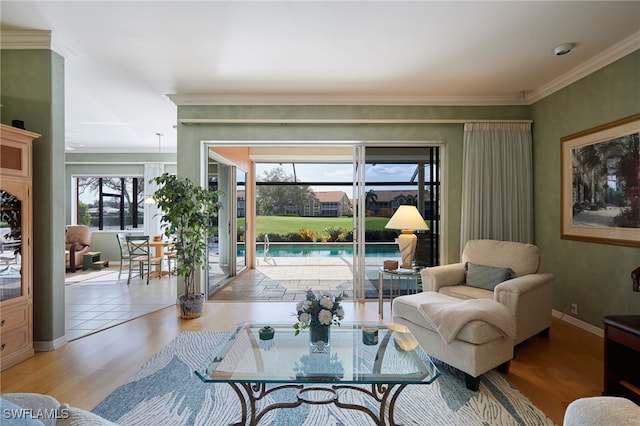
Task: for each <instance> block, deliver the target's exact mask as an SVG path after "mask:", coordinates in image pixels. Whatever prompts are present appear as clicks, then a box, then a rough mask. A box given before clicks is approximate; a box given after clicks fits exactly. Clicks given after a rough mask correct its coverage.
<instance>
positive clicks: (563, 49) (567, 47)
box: [553, 43, 576, 56]
mask: <svg viewBox="0 0 640 426" xmlns="http://www.w3.org/2000/svg"><path fill="white" fill-rule="evenodd" d="M574 47H576V44H575V43H562V44H560V45H558V46H556V47H554V48H553V54H554V55H556V56H562V55H566V54H567V53H569V52H571V50H572V49H573V48H574Z"/></svg>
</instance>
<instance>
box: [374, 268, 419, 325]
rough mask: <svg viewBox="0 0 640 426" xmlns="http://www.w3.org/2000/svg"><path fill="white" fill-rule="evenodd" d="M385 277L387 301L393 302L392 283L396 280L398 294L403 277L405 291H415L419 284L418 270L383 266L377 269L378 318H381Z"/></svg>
mask: <svg viewBox="0 0 640 426" xmlns="http://www.w3.org/2000/svg"><path fill="white" fill-rule="evenodd" d="M385 278H388V279H389V303H390V304H393V292H394V283H396V282H397V284H398V294H400V290H401V289H402V280H403V279H404V280H406V282H407V293H408V292H409V291H413V292H414V293H417V292H418V286H419V285H420V271H419V270H416V269H394V270H388V269H384V268H380V269H379V270H378V315H380V319H382V318H383V313H382V302H383V299H384V296H383V293H384V283H385ZM412 284H413V285H412Z"/></svg>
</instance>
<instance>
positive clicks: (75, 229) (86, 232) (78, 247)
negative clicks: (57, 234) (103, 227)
mask: <svg viewBox="0 0 640 426" xmlns="http://www.w3.org/2000/svg"><path fill="white" fill-rule="evenodd" d="M90 249H91V229H90V228H89V227H88V226H85V225H67V235H66V238H65V245H64V252H65V256H66V259H65V263H66V267H67V269H68V270H70V271H71V272H75V271H76V269H77V268H79V267H82V257H83V256H84V255H85V253H88V252H89V250H90Z"/></svg>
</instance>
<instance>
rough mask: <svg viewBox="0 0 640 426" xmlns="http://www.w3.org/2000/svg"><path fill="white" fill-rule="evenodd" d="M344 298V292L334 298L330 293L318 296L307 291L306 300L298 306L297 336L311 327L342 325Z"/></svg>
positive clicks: (311, 291)
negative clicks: (342, 302)
mask: <svg viewBox="0 0 640 426" xmlns="http://www.w3.org/2000/svg"><path fill="white" fill-rule="evenodd" d="M344 297H345V294H344V292H341V293H340V294H339V295H337V296H334V295H332V294H331V293H328V292H321V293H319V294H318V295H316V294H315V293H314V292H313V290H311V289H309V290H307V297H306V299H305V300H301V301H300V302H298V304H297V305H296V311H297V312H296V314H295V315H296V316H297V318H298V321H297V322H296V323H295V324H294V325H293V328H295V329H296V332H295V335H296V336H297V335H298V334H300V330H304V329H306V328H309V327H318V326H330V325H332V324H335V325H340V321H342V320H343V319H344V309H342V305H340V302H341V301H342V299H343V298H344Z"/></svg>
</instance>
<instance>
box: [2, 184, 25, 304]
mask: <svg viewBox="0 0 640 426" xmlns="http://www.w3.org/2000/svg"><path fill="white" fill-rule="evenodd" d="M30 197H31V185H30V184H29V183H27V182H24V181H14V179H12V178H5V177H3V178H2V180H1V184H0V301H2V302H4V301H7V300H14V299H23V298H24V297H27V296H28V295H29V294H28V291H29V290H28V288H27V285H28V283H29V280H30V276H29V271H30V265H29V263H30V259H31V256H30V249H31V247H30V242H31V235H30V225H29V223H30V221H29V216H30V205H31V200H30Z"/></svg>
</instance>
